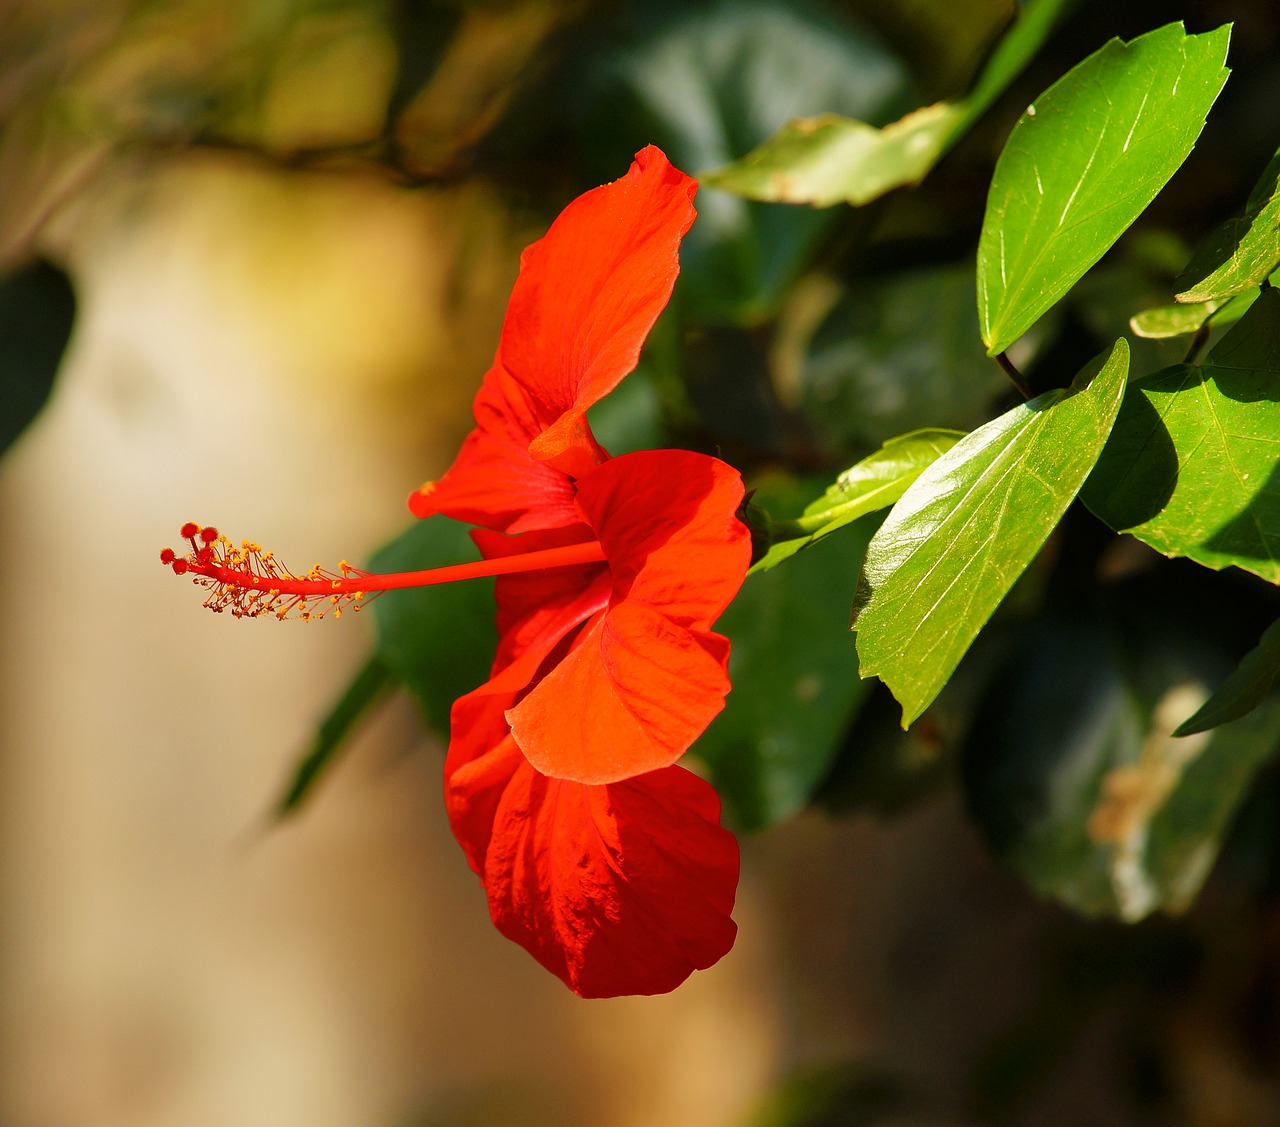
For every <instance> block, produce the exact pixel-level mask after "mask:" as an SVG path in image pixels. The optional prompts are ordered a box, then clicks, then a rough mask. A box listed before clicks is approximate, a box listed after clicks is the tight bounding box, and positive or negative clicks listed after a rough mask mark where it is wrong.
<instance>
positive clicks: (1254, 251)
mask: <svg viewBox="0 0 1280 1127" xmlns="http://www.w3.org/2000/svg"><path fill="white" fill-rule="evenodd" d="M1277 266H1280V152H1277V153H1276V155H1275V156H1273V157H1272V158H1271V163H1270V164H1268V165H1267V167H1266V169H1265V171H1264V172H1263V173H1262V179H1261V180H1259V181H1258V183H1257V185H1256V186H1255V187H1254V189H1253V192H1252V193H1251V194H1250V196H1249V199H1248V201H1247V202H1246V204H1245V212H1244V215H1243V216H1241V217H1240V218H1238V219H1228V220H1227V222H1226V223H1224V224H1223V225H1222V226H1221V227H1219V228H1218V229H1217V230H1216V231H1214V232H1213V234H1212V235H1210V236H1209V238H1208V239H1207V240H1205V243H1204V245H1203V246H1201V247H1200V249H1199V250H1198V251H1196V253H1195V255H1193V256H1192V259H1191V261H1190V262H1189V263H1188V264H1187V268H1186V269H1185V270H1184V271H1183V272H1182V276H1181V277H1180V278H1179V279H1178V284H1179V285H1181V286H1183V287H1184V288H1183V291H1182V293H1180V294H1178V300H1179V301H1214V300H1217V301H1221V300H1222V299H1223V298H1226V297H1230V296H1231V295H1232V294H1237V293H1241V292H1243V291H1244V290H1247V289H1249V288H1250V287H1252V286H1257V285H1260V284H1261V283H1262V282H1263V281H1264V280H1265V279H1266V278H1267V277H1268V276H1269V275H1270V274H1271V273H1272V271H1274V270H1275V268H1276V267H1277Z"/></svg>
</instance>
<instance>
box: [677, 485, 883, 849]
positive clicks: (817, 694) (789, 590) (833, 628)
mask: <svg viewBox="0 0 1280 1127" xmlns="http://www.w3.org/2000/svg"><path fill="white" fill-rule="evenodd" d="M805 495H806V492H805V491H804V490H802V489H801V488H800V487H799V486H797V485H796V484H795V483H787V482H779V481H774V482H772V483H769V482H766V483H764V484H763V485H762V486H761V487H760V489H759V490H758V492H757V496H759V497H762V498H764V499H765V500H766V502H767V504H768V505H769V507H770V508H774V507H777V508H782V507H787V506H790V507H796V506H798V505H800V504H802V503H803V500H804V497H805ZM807 495H808V496H812V493H811V492H810V493H808V494H807ZM877 521H878V517H876V516H874V515H873V516H870V517H864V518H863V520H862V521H861V522H858V523H855V524H853V525H850V526H849V527H848V528H847V530H846V531H844V532H842V533H841V534H840V535H838V536H832V537H830V538H829V539H827V540H825V541H823V542H822V543H821V544H818V545H816V546H815V547H814V548H812V549H811V550H810V551H807V552H805V553H804V554H803V555H801V556H798V557H797V558H796V559H795V560H793V561H792V562H791V563H789V564H788V565H787V566H786V567H783V568H778V569H777V570H776V571H770V572H765V573H760V574H756V575H752V576H750V577H749V578H748V579H747V582H746V584H745V585H744V586H743V588H742V591H741V592H740V593H739V595H738V597H737V598H736V599H734V601H733V602H732V603H731V604H730V605H729V608H728V609H727V610H726V611H725V612H724V614H723V615H721V616H720V619H719V620H718V621H717V622H716V630H717V631H719V632H720V633H723V634H724V635H725V636H727V637H728V638H729V640H730V642H731V643H732V650H731V651H730V655H729V678H730V680H731V681H732V683H733V690H732V692H730V693H729V696H728V698H727V700H726V702H725V708H724V711H723V712H722V713H720V715H719V716H717V717H716V718H715V720H713V721H712V722H711V725H710V727H708V729H707V730H706V732H704V733H703V735H702V737H701V738H700V739H699V740H698V742H697V743H696V744H695V745H694V747H693V753H694V754H695V755H696V756H698V757H699V758H700V759H702V760H703V761H704V762H705V763H706V764H707V765H708V767H709V768H710V773H711V780H712V782H713V783H714V784H715V786H716V789H717V790H718V791H719V792H720V795H721V797H722V798H723V799H724V801H725V803H726V805H727V807H728V808H729V810H730V811H731V814H732V816H733V820H734V821H735V822H736V823H737V824H738V825H739V826H741V827H742V828H744V829H750V830H755V829H763V828H764V827H765V826H769V825H773V824H774V823H775V822H778V821H781V820H782V819H784V818H789V817H791V816H792V815H793V814H795V813H796V812H797V811H798V810H800V809H801V808H802V807H803V806H804V805H805V804H806V803H807V802H808V801H809V797H810V796H811V795H812V794H813V792H814V790H815V789H816V788H817V787H818V785H819V784H820V783H821V781H822V779H823V777H824V776H825V775H826V773H827V770H828V768H829V766H830V763H831V759H832V757H833V755H834V754H835V752H836V750H837V747H838V745H839V742H840V737H841V734H842V732H843V731H844V729H845V727H846V726H847V725H848V723H849V721H850V718H851V717H852V715H853V713H854V710H855V709H856V708H857V706H858V704H859V703H860V701H861V700H862V698H863V696H864V695H865V693H866V689H867V686H866V684H865V683H864V682H861V681H860V680H859V679H858V658H857V653H856V651H855V649H854V647H853V645H852V644H851V639H850V638H849V634H848V631H847V630H846V629H845V620H846V616H847V614H848V607H849V601H850V599H851V598H852V597H853V587H854V581H855V578H856V576H857V573H858V564H859V561H860V560H861V558H862V553H863V552H864V551H865V550H866V545H867V541H868V540H869V539H870V538H871V533H872V532H873V531H874V529H875V526H876V523H877Z"/></svg>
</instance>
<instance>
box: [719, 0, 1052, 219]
mask: <svg viewBox="0 0 1280 1127" xmlns="http://www.w3.org/2000/svg"><path fill="white" fill-rule="evenodd" d="M1064 3H1065V0H1032V2H1031V3H1029V4H1027V6H1026V8H1025V9H1024V11H1023V13H1022V15H1021V16H1020V17H1019V19H1018V21H1017V23H1015V24H1014V27H1013V30H1012V31H1010V32H1009V33H1008V34H1007V35H1006V36H1005V37H1004V39H1002V40H1001V42H1000V46H999V47H998V48H997V49H996V52H995V54H994V55H993V56H992V58H991V62H990V63H989V64H988V65H987V67H986V69H985V70H984V71H983V73H982V76H981V77H980V78H979V80H978V82H977V84H976V86H975V87H974V90H973V93H972V94H971V95H970V97H968V98H967V99H965V100H963V101H959V102H938V103H935V104H934V105H932V106H924V107H922V108H921V109H918V110H914V111H912V112H911V113H909V114H907V115H906V116H905V117H903V118H901V119H900V120H898V121H895V122H893V123H892V124H891V125H886V126H885V127H884V128H883V129H877V128H876V127H875V126H872V125H868V124H867V123H866V122H864V121H857V120H855V119H853V118H848V117H841V116H840V115H839V114H833V113H826V114H820V115H818V116H817V117H808V118H798V119H796V120H795V121H791V122H788V123H787V124H786V125H785V126H783V127H782V129H780V130H779V131H778V132H777V133H775V134H774V135H773V136H772V137H770V138H769V139H768V140H767V141H765V142H764V144H762V145H760V146H758V147H757V148H755V149H753V150H752V151H751V152H750V153H748V154H747V155H746V156H744V157H742V158H741V159H740V160H736V161H733V162H732V163H731V164H727V165H724V166H723V167H721V168H718V169H716V170H714V171H712V172H706V173H703V174H702V175H701V177H700V178H701V179H702V181H703V182H704V183H706V184H711V185H713V186H715V187H717V188H723V189H725V190H726V191H729V192H733V193H734V194H735V195H738V196H743V197H745V198H747V199H753V200H770V201H773V202H777V203H807V204H812V205H813V206H814V207H830V206H831V205H832V204H836V203H850V204H854V205H855V206H858V205H862V204H866V203H870V202H871V201H872V200H874V199H877V198H879V197H880V196H882V195H884V193H885V192H888V191H890V190H892V189H894V188H901V187H903V186H905V185H908V184H918V183H919V182H920V181H921V180H922V179H924V177H925V174H926V173H928V171H929V170H930V169H931V168H932V167H933V166H934V164H936V163H937V161H938V159H939V158H940V157H941V156H942V154H943V153H945V152H946V151H947V150H948V149H949V148H950V147H951V146H952V145H953V144H955V142H956V141H957V140H958V139H959V137H960V136H961V135H962V134H963V133H964V131H965V130H966V129H968V128H969V126H970V125H972V124H973V122H974V121H976V120H977V119H978V118H979V117H980V116H981V115H982V114H983V113H984V112H985V111H986V109H987V108H988V107H989V106H990V105H991V103H992V102H993V101H995V99H996V98H997V97H998V96H999V95H1000V94H1001V92H1002V91H1003V90H1004V88H1005V87H1006V86H1007V85H1008V84H1009V83H1010V82H1012V81H1013V79H1014V78H1015V77H1017V75H1018V73H1019V72H1020V71H1021V70H1022V68H1023V67H1024V66H1026V64H1027V62H1028V61H1029V60H1030V58H1031V56H1032V55H1033V54H1035V52H1036V51H1037V50H1038V49H1039V47H1040V45H1041V44H1042V43H1043V42H1044V40H1045V38H1046V37H1047V36H1048V34H1049V29H1050V28H1051V27H1052V25H1053V22H1054V19H1055V18H1056V17H1057V15H1058V13H1059V12H1060V11H1061V9H1062V7H1063V5H1064Z"/></svg>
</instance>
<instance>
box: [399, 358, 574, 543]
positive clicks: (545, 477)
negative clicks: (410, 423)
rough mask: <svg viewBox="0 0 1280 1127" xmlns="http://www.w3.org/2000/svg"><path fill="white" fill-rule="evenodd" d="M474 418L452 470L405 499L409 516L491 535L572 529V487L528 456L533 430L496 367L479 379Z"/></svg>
mask: <svg viewBox="0 0 1280 1127" xmlns="http://www.w3.org/2000/svg"><path fill="white" fill-rule="evenodd" d="M474 411H475V418H476V427H475V429H474V430H473V431H472V432H471V433H470V434H469V435H468V436H467V438H466V441H464V442H463V444H462V449H461V450H460V451H459V452H458V456H457V458H455V459H454V462H453V465H452V466H450V467H449V469H448V470H447V471H446V473H445V474H444V476H443V477H442V478H440V480H439V481H434V482H427V484H426V485H424V486H423V487H422V488H421V489H419V490H417V491H416V492H414V493H411V494H410V495H409V509H410V511H411V512H412V513H413V514H414V516H418V517H429V516H432V515H434V514H436V513H443V514H444V515H445V516H448V517H452V518H453V519H454V520H460V521H465V522H466V523H468V524H478V525H481V526H482V527H484V528H491V529H494V530H496V531H498V532H524V531H526V530H528V529H543V528H559V527H562V526H565V525H571V524H575V523H577V522H578V521H579V520H580V519H581V518H580V517H579V516H578V514H577V512H576V510H575V509H574V504H573V497H574V489H573V482H572V481H571V480H570V479H569V478H568V477H567V476H566V475H565V474H564V473H563V472H562V471H560V470H557V469H555V468H553V467H552V466H550V465H546V464H544V463H542V462H539V461H536V460H535V459H534V458H533V457H531V456H530V454H529V443H530V442H531V441H532V440H533V439H534V438H535V437H536V436H537V435H538V434H539V433H540V430H539V425H538V422H537V420H536V418H535V417H534V415H533V413H532V411H531V409H530V407H529V404H528V402H527V400H526V397H525V394H524V392H523V391H522V390H521V389H520V386H519V385H518V384H517V383H516V382H515V381H514V380H513V379H512V378H511V376H510V375H508V374H507V373H506V372H505V371H503V369H502V366H501V365H500V364H496V363H495V364H494V366H493V367H492V368H490V369H489V372H488V374H487V375H486V376H485V378H484V383H483V385H482V386H481V388H480V391H479V392H478V393H477V395H476V399H475V406H474Z"/></svg>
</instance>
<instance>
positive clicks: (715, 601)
mask: <svg viewBox="0 0 1280 1127" xmlns="http://www.w3.org/2000/svg"><path fill="white" fill-rule="evenodd" d="M741 502H742V481H741V479H740V478H739V476H738V473H737V471H736V470H734V469H733V468H732V467H730V466H727V465H725V463H723V462H720V461H718V460H717V459H715V458H709V457H707V456H706V455H703V454H693V453H689V452H687V451H677V450H659V451H646V452H643V453H638V454H627V455H624V456H622V457H620V458H614V459H612V460H611V461H609V462H606V463H605V464H604V465H602V466H599V467H597V468H596V469H595V470H593V471H592V472H591V473H590V474H588V475H587V476H586V477H584V478H582V479H581V480H580V481H579V482H578V507H579V510H580V511H581V513H582V515H583V517H584V518H585V519H586V521H587V523H588V524H590V525H591V527H592V529H593V530H594V532H595V534H596V536H597V537H598V538H599V540H600V543H601V544H602V545H603V546H604V549H605V554H606V556H607V557H608V561H609V568H610V573H611V577H612V583H613V589H612V591H611V593H610V599H609V607H608V609H607V610H606V611H605V613H604V614H603V615H601V616H600V617H599V618H597V619H596V620H594V621H593V622H592V623H591V624H590V625H589V626H588V627H587V629H586V630H584V632H583V633H582V635H581V636H580V637H579V638H578V639H577V640H576V641H575V643H574V645H573V648H572V649H571V650H570V651H569V652H568V653H567V655H566V656H565V657H564V658H563V659H562V660H561V661H560V662H559V663H558V664H557V665H556V666H555V667H554V668H553V669H551V670H550V671H549V672H548V673H547V674H546V676H545V677H543V678H542V680H541V681H540V682H539V684H537V685H536V686H535V687H534V688H533V689H532V690H531V691H530V692H529V694H528V695H527V696H526V697H525V698H524V699H523V700H522V701H521V702H520V703H519V704H517V705H516V706H515V707H514V708H512V709H511V710H510V712H508V714H507V719H508V720H509V721H510V723H511V729H512V734H513V735H514V737H515V740H516V743H517V744H518V745H519V747H520V749H521V750H522V751H523V752H524V754H525V756H526V757H527V758H528V759H529V762H530V763H531V764H533V766H534V767H535V768H537V769H538V770H539V771H540V772H542V773H543V774H545V775H550V776H553V777H556V778H562V779H572V780H574V781H577V782H581V783H609V782H616V781H619V780H622V779H625V778H629V777H631V776H634V775H640V774H643V773H645V772H648V771H653V770H656V769H658V768H661V767H666V766H668V765H670V764H672V763H674V762H675V761H676V760H677V759H679V758H680V756H681V755H683V754H684V752H685V751H687V750H688V748H689V746H690V745H691V744H692V743H693V741H694V740H696V739H697V738H698V736H699V735H701V734H702V732H703V731H704V730H705V728H706V726H707V725H708V724H709V723H710V722H711V720H712V718H713V717H714V716H715V715H716V714H717V713H718V712H719V711H720V710H721V708H723V707H724V697H725V694H726V693H727V692H728V691H729V679H728V676H727V675H726V673H725V667H726V665H727V663H728V655H729V644H728V642H727V640H726V639H724V638H723V637H721V636H720V635H719V634H714V633H712V632H710V626H711V624H712V623H713V622H714V621H715V620H716V618H718V617H719V615H720V613H721V612H722V611H723V610H724V608H725V607H726V606H727V605H728V604H729V601H730V600H731V599H732V598H733V596H734V595H735V594H737V591H738V588H739V587H740V586H741V585H742V580H743V578H744V577H745V575H746V571H747V566H748V564H749V563H750V557H751V543H750V533H749V532H748V530H747V528H746V526H745V525H743V524H742V522H741V521H740V520H738V518H737V516H736V513H737V510H738V507H739V505H740V504H741ZM500 597H501V596H500Z"/></svg>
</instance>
